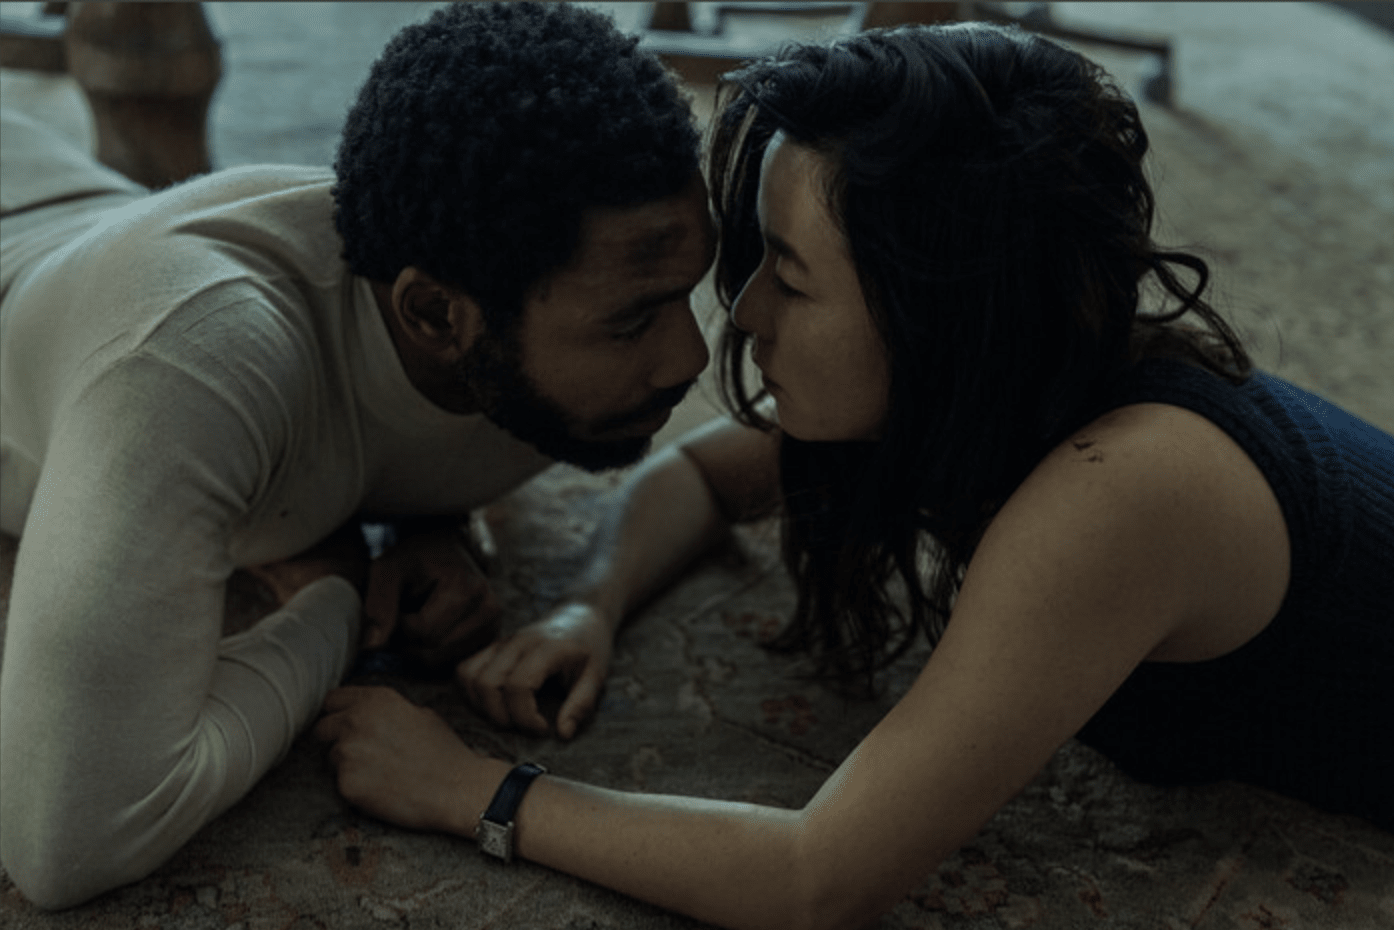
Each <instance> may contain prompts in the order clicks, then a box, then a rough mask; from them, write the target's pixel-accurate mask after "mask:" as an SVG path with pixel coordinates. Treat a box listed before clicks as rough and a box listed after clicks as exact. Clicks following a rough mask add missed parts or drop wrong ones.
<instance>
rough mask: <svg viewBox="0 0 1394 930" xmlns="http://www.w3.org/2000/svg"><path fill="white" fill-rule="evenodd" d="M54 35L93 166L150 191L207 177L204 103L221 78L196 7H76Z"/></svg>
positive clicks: (215, 48) (209, 37)
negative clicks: (79, 95) (73, 85)
mask: <svg viewBox="0 0 1394 930" xmlns="http://www.w3.org/2000/svg"><path fill="white" fill-rule="evenodd" d="M73 6H74V9H72V10H71V11H70V13H69V21H68V28H67V31H66V34H65V37H64V43H65V49H66V52H67V62H68V72H69V73H70V74H72V76H73V78H74V79H75V80H76V81H77V83H78V86H79V87H81V88H82V91H83V93H84V94H85V95H86V96H87V102H88V104H89V105H90V106H91V108H92V117H93V122H94V124H95V125H96V130H97V160H98V161H100V162H102V163H103V164H105V165H107V166H108V167H111V168H114V169H115V170H117V171H119V172H121V173H122V174H124V175H126V177H128V178H131V179H132V180H134V181H136V182H138V183H140V184H143V185H145V186H146V187H151V188H159V187H165V186H167V185H169V184H173V183H175V182H177V181H182V180H184V179H185V178H188V177H191V176H193V175H196V174H202V173H204V172H207V171H209V170H210V168H211V165H210V162H209V158H208V143H207V122H208V102H209V100H210V99H211V98H212V96H213V91H214V89H215V88H216V87H217V86H218V80H219V79H220V78H221V77H222V56H221V55H220V53H219V50H218V42H217V40H216V39H214V38H213V33H212V32H211V31H210V30H209V28H208V22H207V20H205V19H204V17H203V9H202V8H201V6H200V5H199V4H197V3H78V4H74V5H73Z"/></svg>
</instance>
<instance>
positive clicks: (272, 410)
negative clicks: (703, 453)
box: [0, 167, 549, 907]
mask: <svg viewBox="0 0 1394 930" xmlns="http://www.w3.org/2000/svg"><path fill="white" fill-rule="evenodd" d="M332 180H333V179H332V176H331V175H330V174H328V173H327V172H325V171H322V170H312V169H302V168H285V167H255V168H243V169H234V170H228V171H223V172H219V173H216V174H213V175H209V176H207V177H204V178H201V179H198V180H195V181H192V182H190V183H187V184H184V185H181V186H178V187H175V188H172V189H169V190H167V191H164V192H161V193H159V194H154V195H150V196H147V197H142V198H140V199H137V200H134V201H133V202H130V203H129V204H127V205H125V206H123V207H121V208H119V209H115V210H108V211H106V212H104V213H102V214H100V215H99V216H95V217H88V218H87V219H85V220H84V221H82V222H81V223H79V226H78V228H79V229H80V230H85V231H81V232H80V234H78V235H76V236H75V237H74V238H71V239H70V240H69V241H67V242H66V244H65V245H63V246H62V247H60V248H58V249H56V250H54V251H52V252H51V253H49V254H48V255H47V257H46V258H44V259H43V260H42V261H35V262H31V263H29V264H28V265H27V266H26V267H25V268H24V269H23V270H22V271H21V272H20V273H19V274H18V276H17V278H16V279H15V280H14V281H13V283H12V284H11V285H10V286H9V289H8V291H7V292H6V293H5V296H4V302H3V304H0V322H2V323H3V329H0V528H3V529H4V531H6V532H8V533H16V534H20V536H21V541H20V548H19V553H18V557H17V563H16V567H15V574H14V580H13V586H12V593H11V600H10V608H9V619H8V630H7V637H6V642H5V653H4V667H3V672H0V853H3V859H4V865H5V868H6V869H7V871H8V872H9V874H10V876H11V877H12V878H13V879H14V881H15V882H16V883H17V884H18V885H19V887H20V888H21V890H23V891H24V892H25V893H26V894H27V895H28V896H29V897H30V898H31V899H33V900H35V901H36V902H37V903H39V904H41V905H44V906H48V907H62V906H67V905H71V904H75V903H78V902H80V901H82V900H85V899H86V898H88V897H91V896H92V895H94V894H96V893H99V892H101V891H103V890H106V889H109V888H112V887H115V886H117V885H120V884H123V883H125V882H129V881H132V880H135V879H137V878H140V877H142V876H144V875H145V874H147V873H148V872H150V871H151V870H153V869H154V868H155V867H156V866H158V865H159V864H160V863H161V862H163V861H164V860H165V859H166V858H168V857H169V856H170V855H171V854H172V853H173V852H174V851H175V850H176V849H178V848H179V847H180V846H181V845H182V844H183V843H184V842H185V841H187V840H188V839H189V837H190V836H191V835H192V834H193V833H194V832H195V831H196V830H198V829H199V828H200V827H201V826H202V825H203V824H205V823H206V822H207V821H208V820H210V819H211V818H212V817H214V816H216V815H217V814H218V813H219V812H221V811H222V810H224V809H225V808H227V807H228V806H229V805H231V804H232V803H233V802H235V801H236V800H237V799H238V798H240V797H241V796H242V795H243V794H245V793H246V792H247V790H248V789H249V788H250V787H251V786H252V785H253V784H254V783H255V782H256V780H257V779H258V778H260V777H261V775H263V774H264V773H265V772H266V771H267V770H268V769H269V768H270V767H271V766H272V765H273V764H275V762H276V761H277V760H278V759H280V758H281V757H282V756H284V754H285V753H286V751H287V750H288V748H289V747H290V745H291V742H292V740H293V739H294V737H295V735H296V733H297V732H298V731H299V730H300V729H301V728H302V727H303V726H304V725H305V724H306V723H307V722H309V721H310V720H311V719H312V718H313V717H314V716H315V714H316V712H317V710H318V708H319V705H320V702H321V701H322V699H323V697H324V694H325V693H326V691H327V690H328V689H329V688H331V687H333V686H334V685H335V683H336V682H337V681H338V680H339V678H340V677H341V676H342V675H343V674H344V671H345V669H346V666H347V664H348V663H349V661H350V658H351V656H352V654H353V647H354V643H355V639H356V636H357V630H358V618H359V611H360V604H359V600H358V597H357V594H356V593H355V591H354V590H353V588H352V586H351V585H349V584H348V583H347V582H345V581H343V580H342V579H338V578H327V579H322V580H320V581H318V582H315V583H314V584H311V585H309V586H307V587H306V588H304V589H303V590H302V591H301V592H300V593H299V594H298V595H297V596H296V597H295V598H294V599H293V600H292V601H291V602H290V603H289V604H287V605H286V607H285V608H284V609H282V610H281V611H279V612H277V613H276V614H274V615H272V616H271V617H269V618H267V619H265V620H263V621H262V622H261V623H259V624H257V625H256V626H255V627H254V628H252V629H251V630H249V631H247V632H246V633H243V634H239V635H237V636H234V637H231V638H226V639H222V638H220V637H221V624H222V605H223V589H224V584H225V582H226V579H227V578H228V576H229V574H230V573H231V572H232V571H233V569H234V568H235V567H238V566H246V565H253V564H257V563H261V562H266V561H269V560H274V559H280V558H284V557H287V556H291V555H294V554H296V553H298V552H300V551H302V550H304V549H306V548H307V547H309V546H310V545H312V544H313V543H315V542H316V541H317V540H319V539H321V538H322V537H324V536H325V535H327V534H328V533H329V532H330V531H332V530H333V529H335V528H336V527H338V526H339V525H341V524H342V523H343V522H344V521H346V520H348V519H350V518H351V517H353V516H354V515H355V514H358V513H365V512H368V513H376V514H383V515H390V514H443V513H455V514H462V513H464V512H466V511H468V510H469V509H470V508H473V507H476V506H479V505H480V504H483V503H485V502H487V501H489V500H491V499H493V498H496V497H498V496H499V495H501V494H503V493H504V492H506V491H508V490H509V489H511V488H513V487H514V486H516V485H518V484H519V483H521V482H522V481H524V480H526V479H528V478H529V477H531V476H533V475H534V474H536V473H537V472H538V471H540V470H541V469H543V468H544V467H546V465H548V464H549V462H548V461H547V460H546V459H544V458H543V457H541V456H540V455H539V454H538V453H537V452H536V451H535V450H533V449H532V448H531V447H530V446H526V445H524V444H521V443H519V442H517V441H516V440H514V439H512V438H511V437H510V436H508V435H507V434H505V433H504V432H502V431H500V430H499V429H498V428H496V427H495V426H493V425H492V424H491V423H490V422H488V421H487V420H486V419H484V418H483V417H480V416H458V415H453V414H450V413H447V412H445V411H443V410H441V409H439V408H437V407H435V406H434V405H432V404H431V403H430V402H429V401H427V400H426V399H425V398H424V397H423V396H422V395H420V394H419V393H418V392H417V391H416V390H415V389H414V388H413V387H412V386H411V384H410V383H409V382H408V380H407V378H406V375H405V373H404V371H403V370H402V368H401V365H400V363H399V361H398V358H397V355H396V352H395V350H394V348H393V345H392V342H391V339H390V337H389V335H388V332H387V330H386V327H385V325H384V323H383V321H382V319H381V316H380V314H379V312H378V310H377V307H376V304H375V302H374V300H373V296H372V294H371V291H370V290H369V287H368V284H367V282H366V281H364V280H363V279H360V278H357V277H355V276H353V275H352V274H351V273H350V272H349V271H348V270H347V268H346V267H345V266H344V264H343V262H342V260H341V259H340V257H339V256H340V251H341V244H340V240H339V238H338V235H337V233H336V232H335V230H334V227H333V223H332V209H333V204H332V200H331V197H330V193H329V190H330V185H331V183H332Z"/></svg>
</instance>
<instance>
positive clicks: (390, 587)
mask: <svg viewBox="0 0 1394 930" xmlns="http://www.w3.org/2000/svg"><path fill="white" fill-rule="evenodd" d="M401 590H402V573H401V570H400V568H399V567H398V565H397V563H396V562H395V561H394V560H392V559H386V558H384V559H374V560H373V562H372V564H371V565H369V566H368V593H367V595H366V596H365V597H364V598H363V614H364V624H363V648H364V649H381V648H382V647H383V646H385V645H387V641H388V640H389V639H391V638H392V630H393V629H394V628H395V627H396V625H397V602H398V600H399V598H400V596H401Z"/></svg>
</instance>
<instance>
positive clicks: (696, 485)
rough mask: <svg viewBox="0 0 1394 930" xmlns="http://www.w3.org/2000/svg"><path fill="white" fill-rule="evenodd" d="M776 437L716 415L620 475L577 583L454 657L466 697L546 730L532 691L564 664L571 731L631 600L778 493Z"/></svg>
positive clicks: (562, 719) (564, 716)
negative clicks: (523, 623)
mask: <svg viewBox="0 0 1394 930" xmlns="http://www.w3.org/2000/svg"><path fill="white" fill-rule="evenodd" d="M777 450H778V439H777V438H776V437H775V436H773V435H770V434H766V433H761V432H760V431H758V430H753V429H749V428H747V427H743V426H740V425H738V424H736V423H735V422H733V421H731V420H727V419H722V420H715V421H712V422H711V423H708V424H706V425H705V426H702V427H699V428H697V429H696V430H693V431H692V432H691V433H688V434H687V435H686V436H684V437H682V438H681V439H679V440H678V441H677V442H676V443H675V444H674V445H672V446H669V447H668V448H666V449H664V450H662V451H660V452H658V453H655V454H654V455H653V456H652V457H650V458H649V459H648V460H647V461H645V462H644V463H643V464H642V465H640V466H639V468H638V469H636V470H635V472H634V473H633V474H632V475H630V477H629V478H628V479H627V480H626V481H625V483H624V484H623V485H622V486H621V487H620V489H619V491H618V493H617V496H616V501H615V505H614V507H613V509H612V511H611V512H610V515H609V516H608V517H607V518H606V520H605V522H604V524H603V525H602V526H601V528H600V530H599V532H598V533H597V535H596V541H595V544H594V554H593V556H592V559H591V562H590V565H589V567H588V569H587V570H586V571H585V572H584V573H583V574H582V577H581V578H580V580H579V581H578V582H577V584H576V586H575V589H574V594H573V595H572V596H571V597H569V598H567V600H566V601H565V602H564V603H562V604H561V605H560V606H559V607H558V608H557V609H556V610H554V611H553V612H552V613H551V614H549V615H548V616H546V617H544V618H543V619H541V620H539V621H538V622H536V623H533V624H531V625H529V626H527V627H524V628H523V629H522V630H520V631H518V633H516V634H515V635H513V636H512V637H510V638H508V639H505V640H501V641H499V642H496V643H494V644H493V645H491V646H488V647H486V648H485V649H483V650H481V651H480V652H479V653H476V654H475V655H474V656H473V657H472V658H470V659H468V660H466V661H465V662H463V663H461V665H460V667H459V671H458V675H457V677H458V678H459V680H460V683H461V685H462V686H463V687H464V689H465V691H466V693H467V694H468V695H469V697H470V701H471V703H473V704H474V706H475V707H477V708H478V709H480V710H481V711H483V712H484V713H487V714H488V715H489V716H490V717H491V718H492V719H493V720H494V722H496V723H498V724H499V725H500V726H518V727H522V728H524V729H528V730H532V731H534V732H546V730H547V722H546V719H545V718H544V717H543V716H542V714H541V712H540V711H539V709H538V706H537V699H536V692H537V689H538V688H540V687H541V686H542V684H543V682H545V681H546V680H547V679H548V678H550V677H552V676H553V675H557V674H561V675H564V676H566V677H567V678H568V679H569V680H568V684H569V686H570V691H569V694H568V696H567V700H566V701H565V702H564V703H563V705H562V707H561V710H560V712H559V714H558V718H557V726H558V730H559V732H560V734H561V735H562V736H563V737H567V738H570V737H571V736H573V735H574V734H575V732H576V728H577V726H579V724H580V723H581V721H583V720H584V719H585V718H586V717H588V716H589V715H590V714H591V712H592V711H593V709H594V707H595V703H596V700H597V698H598V695H599V693H600V688H601V686H602V685H603V684H604V681H605V675H606V673H607V672H608V671H609V665H610V651H611V644H612V643H613V641H614V638H615V634H616V633H617V632H618V630H619V627H620V624H621V623H622V622H623V620H624V618H625V617H626V616H628V615H629V614H630V613H631V612H632V611H633V610H634V609H635V608H636V607H637V606H638V605H640V604H642V603H643V602H644V601H646V600H647V599H648V598H650V597H652V596H653V595H654V594H655V593H656V592H658V591H659V590H661V589H662V588H663V587H664V586H666V585H667V584H669V583H670V582H671V581H672V580H673V579H674V578H675V577H676V576H677V575H678V574H679V573H680V572H681V571H682V570H683V569H684V568H686V567H687V566H688V565H690V564H691V563H692V561H693V560H694V559H696V558H697V557H698V556H700V555H701V554H702V553H703V552H705V551H706V550H708V549H709V548H711V546H712V545H714V544H715V543H716V542H717V541H718V540H719V539H721V538H722V537H723V536H724V535H725V534H726V533H727V532H728V531H729V529H730V526H731V523H732V522H736V521H740V520H745V519H750V518H752V517H754V516H758V515H759V514H761V513H764V512H768V511H769V510H770V509H772V508H773V507H774V506H775V505H776V504H777V501H778V493H779V490H778V489H779V479H778V465H777V460H778V456H777Z"/></svg>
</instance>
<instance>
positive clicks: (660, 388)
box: [459, 174, 716, 471]
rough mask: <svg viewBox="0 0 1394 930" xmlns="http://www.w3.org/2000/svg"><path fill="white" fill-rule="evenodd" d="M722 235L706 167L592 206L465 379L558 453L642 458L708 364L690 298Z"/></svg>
mask: <svg viewBox="0 0 1394 930" xmlns="http://www.w3.org/2000/svg"><path fill="white" fill-rule="evenodd" d="M715 238H716V236H715V230H714V229H713V228H712V223H711V218H710V215H709V214H708V212H707V189H706V185H705V184H704V183H703V181H702V179H701V176H700V175H695V174H694V176H693V180H692V182H691V183H690V184H689V185H688V187H687V188H686V189H685V190H684V191H683V192H682V193H681V194H678V195H675V196H673V197H669V198H665V199H663V200H657V201H653V202H651V203H647V204H643V205H641V206H638V207H626V208H614V209H611V208H604V209H597V210H594V211H592V212H591V213H590V214H588V215H587V217H586V220H585V221H584V223H583V224H582V228H581V244H580V246H579V247H578V249H577V251H576V255H575V256H573V258H572V260H571V261H570V262H569V263H568V264H567V265H566V266H565V267H563V268H562V269H560V270H559V271H557V272H556V273H554V274H553V275H552V276H551V277H550V278H549V279H548V280H547V281H546V282H545V284H544V285H543V286H542V287H540V288H538V289H536V290H535V291H534V292H532V293H530V294H529V295H528V297H527V298H526V299H525V300H524V304H523V316H522V321H521V323H520V325H519V327H518V330H517V331H516V333H510V334H496V333H490V332H486V333H484V334H483V335H482V336H481V337H480V338H479V339H478V340H476V342H475V344H474V345H473V346H472V347H471V348H470V350H469V352H468V353H467V354H466V355H465V357H464V358H462V359H461V361H460V363H459V373H460V376H461V378H462V379H463V380H464V381H465V383H466V384H467V385H468V387H469V390H470V392H471V393H472V394H473V395H474V396H475V397H476V398H477V399H478V401H479V403H480V405H481V407H482V408H483V410H484V413H485V414H486V415H487V416H488V417H489V418H490V419H491V420H493V421H494V422H495V423H497V424H498V425H499V426H501V427H503V428H504V429H507V430H508V431H509V432H510V433H512V434H513V435H514V436H516V437H518V438H519V439H521V440H523V441H524V442H528V443H530V444H532V445H534V446H536V447H537V449H538V451H540V452H541V453H542V454H544V455H546V456H548V457H550V458H554V459H557V460H559V461H564V462H569V463H571V464H574V465H579V466H581V467H582V468H586V469H590V470H592V471H598V470H601V469H605V468H617V467H621V466H624V465H629V464H631V463H633V462H635V461H637V460H638V459H639V458H640V457H641V456H643V454H644V453H645V452H646V451H647V450H648V447H649V443H650V440H651V439H652V437H653V434H654V433H656V432H658V430H659V429H661V428H662V427H663V424H664V423H666V422H667V420H668V416H669V414H670V413H671V411H672V408H673V407H674V406H675V405H676V404H677V403H678V401H680V400H682V398H683V395H685V394H686V393H687V391H688V389H689V388H690V387H691V386H692V384H693V382H694V381H695V379H696V378H697V375H698V374H700V373H701V371H702V369H703V368H705V367H706V365H707V359H708V352H707V346H706V342H705V341H704V340H703V338H702V332H701V329H700V328H699V327H698V325H697V320H696V318H695V317H694V315H693V313H692V308H691V305H690V303H689V298H690V297H691V294H692V291H693V289H694V288H695V287H696V286H697V284H698V282H700V281H701V280H702V277H703V276H704V275H705V274H706V272H707V268H708V267H709V266H710V265H711V261H712V257H713V251H714V248H715Z"/></svg>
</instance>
